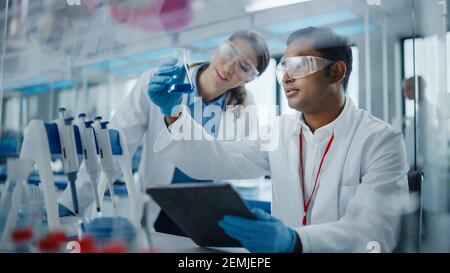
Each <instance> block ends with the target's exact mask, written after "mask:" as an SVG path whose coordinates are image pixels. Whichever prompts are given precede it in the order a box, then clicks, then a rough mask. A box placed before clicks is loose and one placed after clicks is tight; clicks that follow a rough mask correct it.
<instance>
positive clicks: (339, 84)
mask: <svg viewBox="0 0 450 273" xmlns="http://www.w3.org/2000/svg"><path fill="white" fill-rule="evenodd" d="M351 69H352V53H351V48H350V45H349V43H348V41H347V40H346V39H345V38H343V37H340V36H338V35H336V34H335V33H334V32H333V31H332V30H330V29H327V28H307V29H301V30H298V31H296V32H294V33H292V34H291V35H290V37H289V38H288V41H287V48H286V50H285V52H284V56H283V58H282V61H281V63H280V64H279V65H278V67H277V76H278V80H279V81H280V83H281V84H282V85H283V89H284V92H285V95H286V97H287V99H288V103H289V106H290V107H291V108H294V109H296V110H297V111H298V113H297V114H294V115H285V116H280V117H279V119H278V120H277V122H278V124H279V126H278V129H277V130H273V132H272V134H277V137H276V139H278V145H276V146H275V148H274V149H271V150H269V151H267V150H265V149H263V147H262V144H261V142H260V141H258V140H254V141H239V142H232V141H219V140H215V139H213V138H212V137H209V136H208V135H207V134H205V133H204V132H203V135H204V136H205V139H204V140H190V139H187V138H186V136H187V135H189V134H186V133H184V134H183V133H182V132H183V129H184V130H187V129H190V130H194V134H196V133H200V134H202V128H201V127H199V126H196V125H195V123H193V122H192V119H191V117H190V116H189V114H188V113H187V112H186V110H185V109H183V110H182V111H181V112H179V113H177V114H176V115H174V116H171V117H169V116H166V117H165V119H164V120H165V122H166V125H168V126H167V128H163V129H162V131H161V133H160V135H159V136H158V138H157V139H156V141H155V145H154V150H155V152H157V153H159V154H160V155H161V156H163V157H164V158H166V159H168V160H169V161H171V162H173V163H174V164H175V165H176V166H178V167H179V168H180V169H181V170H183V171H184V172H186V173H187V174H189V175H190V176H193V177H196V178H198V179H211V178H214V179H244V178H255V177H260V176H262V175H270V176H271V179H272V184H273V189H272V215H269V214H266V213H264V212H262V211H259V210H254V214H255V216H256V218H257V219H256V220H252V219H246V218H242V217H237V216H232V215H228V216H225V217H224V218H223V219H222V220H221V221H220V222H219V226H221V227H222V228H223V229H224V231H225V232H226V233H227V234H228V235H229V236H231V237H233V238H235V239H237V240H239V241H240V242H241V243H242V245H243V246H244V247H246V248H247V249H248V250H250V251H252V252H371V251H382V252H390V251H392V249H393V248H394V247H395V246H396V243H397V237H398V236H397V233H398V230H399V223H400V221H399V220H400V218H401V215H402V210H403V206H404V204H405V201H406V200H405V199H406V198H407V192H408V186H407V176H406V174H407V170H408V166H407V163H406V154H405V147H404V146H405V145H404V141H403V138H402V133H401V132H400V131H398V130H396V129H394V128H393V127H391V126H390V125H389V124H387V123H385V122H383V121H381V120H379V119H377V118H375V117H373V116H371V115H370V114H369V113H367V112H366V111H364V110H361V109H358V108H357V107H356V106H355V105H354V104H353V102H352V101H351V99H350V98H349V97H348V96H346V94H345V89H346V87H347V83H348V80H349V77H350V74H351ZM158 95H161V94H160V93H159V94H158ZM149 96H150V98H151V99H152V101H153V102H154V103H155V104H156V105H159V106H162V105H161V104H162V103H161V102H159V101H158V98H159V97H158V96H156V94H151V93H150V94H149ZM162 107H163V106H162ZM194 155H197V156H198V157H200V158H203V159H204V160H202V163H201V164H199V163H198V162H197V161H195V160H189V159H190V158H192V156H194ZM206 158H207V159H208V160H206Z"/></svg>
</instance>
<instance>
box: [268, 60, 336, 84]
mask: <svg viewBox="0 0 450 273" xmlns="http://www.w3.org/2000/svg"><path fill="white" fill-rule="evenodd" d="M332 63H334V61H330V60H327V59H324V58H320V57H315V56H295V57H289V58H286V59H283V60H281V62H280V63H279V64H278V65H277V69H276V74H277V80H278V83H280V85H283V76H284V74H287V75H288V76H289V78H291V79H301V78H304V77H306V76H309V75H311V74H314V73H316V72H317V71H319V70H321V69H324V68H325V67H327V66H328V65H330V64H332Z"/></svg>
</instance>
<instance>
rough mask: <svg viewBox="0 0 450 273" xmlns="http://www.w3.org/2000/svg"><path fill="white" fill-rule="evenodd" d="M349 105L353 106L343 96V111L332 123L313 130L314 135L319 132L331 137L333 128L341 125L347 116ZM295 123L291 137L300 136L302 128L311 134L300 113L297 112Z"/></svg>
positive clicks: (346, 97)
mask: <svg viewBox="0 0 450 273" xmlns="http://www.w3.org/2000/svg"><path fill="white" fill-rule="evenodd" d="M351 105H353V102H352V100H351V99H350V98H349V97H348V96H345V103H344V109H342V112H341V113H340V114H339V116H338V117H337V118H336V119H334V120H333V121H332V122H330V123H328V124H327V125H325V126H322V127H320V128H319V129H317V130H315V134H316V133H319V132H326V134H324V135H331V134H332V133H333V132H334V128H335V127H336V126H337V125H338V124H340V123H342V120H344V119H345V118H346V117H347V116H348V112H349V111H348V110H349V109H350V107H351ZM296 121H297V122H296V124H295V126H294V129H293V131H292V134H293V135H296V136H297V135H298V134H300V129H301V128H302V127H303V128H304V129H306V130H308V131H309V132H311V131H310V129H309V127H308V125H307V124H306V123H305V120H304V118H303V113H302V112H297V115H296Z"/></svg>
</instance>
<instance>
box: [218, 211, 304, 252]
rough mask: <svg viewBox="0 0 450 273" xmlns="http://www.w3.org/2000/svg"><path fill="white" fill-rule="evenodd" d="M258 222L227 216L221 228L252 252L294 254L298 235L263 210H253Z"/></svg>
mask: <svg viewBox="0 0 450 273" xmlns="http://www.w3.org/2000/svg"><path fill="white" fill-rule="evenodd" d="M252 212H253V214H254V215H255V216H256V218H257V219H256V220H253V219H249V218H244V217H238V216H232V215H226V216H225V217H224V218H223V219H222V220H220V221H219V226H220V227H221V228H223V229H224V231H225V233H226V234H228V235H229V236H230V237H232V238H234V239H236V240H238V241H239V242H241V244H242V245H243V246H244V247H245V248H246V249H248V250H249V251H250V252H265V253H269V252H285V253H287V252H292V251H293V250H294V246H295V242H296V238H297V235H296V233H295V231H294V230H293V229H291V228H289V227H287V226H285V225H284V224H283V223H282V222H281V221H280V220H278V219H276V218H274V217H272V216H271V215H270V214H268V213H266V212H265V211H263V210H261V209H253V210H252Z"/></svg>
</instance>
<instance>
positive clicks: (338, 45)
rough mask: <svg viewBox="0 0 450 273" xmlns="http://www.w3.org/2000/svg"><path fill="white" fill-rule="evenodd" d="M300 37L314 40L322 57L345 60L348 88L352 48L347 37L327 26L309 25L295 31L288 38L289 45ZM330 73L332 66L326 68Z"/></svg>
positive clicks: (345, 83)
mask: <svg viewBox="0 0 450 273" xmlns="http://www.w3.org/2000/svg"><path fill="white" fill-rule="evenodd" d="M298 39H308V40H311V41H312V42H313V45H312V49H314V50H316V51H317V52H319V53H320V55H321V57H323V58H325V59H328V60H331V61H335V62H337V61H343V62H344V63H345V65H346V66H347V71H346V73H345V78H344V82H343V85H344V90H347V86H348V81H349V79H350V74H351V73H352V68H353V65H352V62H353V56H352V48H351V46H350V42H349V40H348V39H347V38H346V37H343V36H340V35H337V34H336V33H335V32H334V31H333V30H332V29H330V28H326V27H308V28H303V29H299V30H296V31H294V32H293V33H291V35H289V37H288V39H287V45H288V46H289V44H291V43H292V42H293V41H295V40H298ZM325 71H326V74H327V76H329V75H330V66H328V67H327V69H326V70H325Z"/></svg>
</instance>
